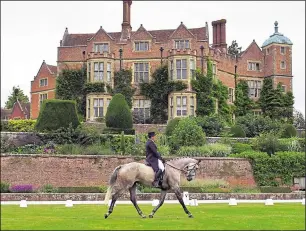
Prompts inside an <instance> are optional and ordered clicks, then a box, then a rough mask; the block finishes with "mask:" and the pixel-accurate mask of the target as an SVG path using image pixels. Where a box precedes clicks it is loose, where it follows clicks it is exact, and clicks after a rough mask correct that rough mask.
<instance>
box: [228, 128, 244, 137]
mask: <svg viewBox="0 0 306 231" xmlns="http://www.w3.org/2000/svg"><path fill="white" fill-rule="evenodd" d="M230 134H232V137H245V131H244V130H243V128H242V127H241V126H239V125H235V126H233V127H231V130H230Z"/></svg>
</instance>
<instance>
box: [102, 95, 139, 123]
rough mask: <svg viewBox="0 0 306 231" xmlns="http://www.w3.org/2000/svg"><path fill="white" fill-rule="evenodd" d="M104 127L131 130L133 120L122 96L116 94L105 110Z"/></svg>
mask: <svg viewBox="0 0 306 231" xmlns="http://www.w3.org/2000/svg"><path fill="white" fill-rule="evenodd" d="M105 120H106V126H107V127H110V128H120V129H131V128H132V127H133V119H132V113H131V110H130V108H129V106H128V104H127V102H126V100H125V98H124V96H123V95H122V94H120V93H119V94H116V95H114V97H113V98H112V100H111V101H110V103H109V106H108V108H107V113H106V116H105Z"/></svg>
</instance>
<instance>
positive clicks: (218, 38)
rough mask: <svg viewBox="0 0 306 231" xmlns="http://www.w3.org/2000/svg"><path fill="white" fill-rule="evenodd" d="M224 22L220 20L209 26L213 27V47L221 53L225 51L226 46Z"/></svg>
mask: <svg viewBox="0 0 306 231" xmlns="http://www.w3.org/2000/svg"><path fill="white" fill-rule="evenodd" d="M225 24H226V20H225V19H221V20H217V21H213V22H212V23H211V25H212V26H213V44H212V45H213V47H214V48H219V49H220V50H221V51H222V50H224V49H223V48H225V49H226V50H227V44H226V25H225Z"/></svg>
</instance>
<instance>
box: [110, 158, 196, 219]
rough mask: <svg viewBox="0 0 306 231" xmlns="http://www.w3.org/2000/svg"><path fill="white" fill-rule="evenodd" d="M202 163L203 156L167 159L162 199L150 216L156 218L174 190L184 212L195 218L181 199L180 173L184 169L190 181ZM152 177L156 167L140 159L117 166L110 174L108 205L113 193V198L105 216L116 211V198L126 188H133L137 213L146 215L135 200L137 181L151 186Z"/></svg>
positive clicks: (132, 197)
mask: <svg viewBox="0 0 306 231" xmlns="http://www.w3.org/2000/svg"><path fill="white" fill-rule="evenodd" d="M199 163H200V160H195V159H192V158H187V157H184V158H177V159H172V160H170V161H167V162H166V163H165V172H164V176H163V181H162V184H161V185H160V187H159V188H160V189H161V193H160V201H159V204H158V205H157V206H156V207H155V208H154V209H153V210H152V212H151V213H150V215H149V218H153V216H154V214H155V213H156V211H157V210H158V209H159V208H160V207H161V206H162V205H163V203H164V200H165V198H166V194H167V192H168V191H169V190H173V191H174V193H175V195H176V197H177V199H178V200H179V202H180V204H181V206H182V207H183V209H184V211H185V213H186V214H187V215H188V217H189V218H193V215H192V214H191V213H190V212H189V210H188V209H187V208H186V206H185V203H184V201H183V199H182V195H181V192H180V175H181V172H183V173H185V175H186V178H187V180H188V181H191V180H193V179H194V178H195V176H196V170H197V169H198V168H199ZM153 181H154V171H153V169H152V167H150V166H147V165H145V164H142V163H138V162H131V163H128V164H124V165H119V166H117V167H116V168H115V169H114V171H113V173H112V175H111V176H110V180H109V186H108V189H107V193H106V195H105V199H104V204H106V205H108V202H109V199H110V197H112V200H111V204H110V206H109V209H108V212H107V213H106V214H105V215H104V218H105V219H106V218H107V217H109V216H110V214H111V213H112V212H113V209H114V205H115V203H116V201H117V199H118V198H119V197H120V196H121V195H122V194H123V193H124V192H125V191H127V190H129V192H130V200H131V202H132V203H133V205H134V207H135V209H136V210H137V212H138V214H139V215H140V216H141V217H142V218H146V216H145V215H144V214H143V213H142V211H141V209H140V208H139V206H138V204H137V201H136V186H137V183H139V184H142V185H146V186H152V182H153ZM112 192H113V193H112Z"/></svg>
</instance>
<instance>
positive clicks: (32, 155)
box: [0, 153, 246, 161]
mask: <svg viewBox="0 0 306 231" xmlns="http://www.w3.org/2000/svg"><path fill="white" fill-rule="evenodd" d="M10 156H11V157H32V158H35V157H44V158H50V157H56V158H71V159H73V158H85V159H86V158H89V159H90V158H101V159H102V158H103V159H108V158H117V159H127V158H133V159H139V160H143V159H145V156H132V155H124V156H122V155H77V154H73V155H61V154H56V155H54V154H10V153H1V155H0V157H10ZM176 158H184V157H179V156H170V157H169V156H164V159H166V160H172V159H176ZM190 158H194V159H197V160H243V161H244V160H245V159H246V158H237V157H201V156H199V157H197V156H192V157H190Z"/></svg>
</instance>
